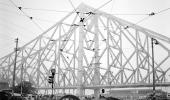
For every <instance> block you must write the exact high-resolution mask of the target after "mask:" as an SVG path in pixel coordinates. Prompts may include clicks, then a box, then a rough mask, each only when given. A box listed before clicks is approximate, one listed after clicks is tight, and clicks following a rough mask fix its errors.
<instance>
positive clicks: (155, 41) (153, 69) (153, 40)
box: [151, 38, 159, 100]
mask: <svg viewBox="0 0 170 100" xmlns="http://www.w3.org/2000/svg"><path fill="white" fill-rule="evenodd" d="M151 44H152V72H153V99H152V100H155V92H156V91H155V67H154V44H155V45H158V44H159V43H158V41H157V40H156V39H154V38H151Z"/></svg>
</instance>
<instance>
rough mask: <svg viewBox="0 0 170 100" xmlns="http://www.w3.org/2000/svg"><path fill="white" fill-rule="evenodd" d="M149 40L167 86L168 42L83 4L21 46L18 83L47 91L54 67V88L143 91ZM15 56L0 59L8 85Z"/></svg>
mask: <svg viewBox="0 0 170 100" xmlns="http://www.w3.org/2000/svg"><path fill="white" fill-rule="evenodd" d="M151 38H154V39H156V40H157V41H158V42H159V45H157V46H154V49H155V61H154V64H155V76H156V84H157V85H158V86H169V84H168V82H170V80H169V79H168V77H169V76H168V75H169V74H170V64H169V62H170V38H168V37H166V36H163V35H161V34H158V33H156V32H153V31H151V30H148V29H146V28H143V27H140V26H138V25H135V24H133V23H130V22H127V21H125V20H122V19H119V18H117V17H115V16H113V15H110V14H107V13H105V12H102V11H98V10H96V9H94V8H92V7H89V6H87V5H85V4H81V5H80V6H79V7H77V9H75V11H73V12H71V13H69V14H68V15H67V16H66V17H64V18H63V19H61V20H60V21H59V22H57V23H56V24H55V25H53V26H52V27H50V28H49V29H48V30H46V31H45V32H43V33H42V34H41V35H39V36H38V37H36V38H35V39H33V40H32V41H30V42H29V43H27V44H26V45H24V46H22V47H20V48H19V50H18V52H17V62H16V64H17V67H16V81H15V83H19V82H21V79H23V80H28V81H30V82H32V83H33V84H34V86H36V87H37V88H38V89H40V90H44V91H46V92H47V91H48V90H49V89H50V88H51V85H50V84H49V83H48V76H49V75H50V70H51V69H52V68H55V69H56V75H55V83H54V88H56V89H77V91H78V93H79V94H80V95H82V94H84V89H94V92H95V93H96V94H97V93H99V89H100V88H116V87H118V88H123V87H124V88H126V87H138V86H139V87H147V86H151V84H152V79H153V78H152V74H153V71H152V55H151V54H152V52H151ZM14 57H15V52H13V53H11V54H9V55H7V56H5V57H3V58H1V59H0V72H1V74H0V75H1V76H3V77H4V78H6V79H7V80H8V81H9V82H10V84H11V83H12V77H13V68H14V67H13V66H14V63H15V61H14Z"/></svg>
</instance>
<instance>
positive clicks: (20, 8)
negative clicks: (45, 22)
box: [9, 0, 44, 31]
mask: <svg viewBox="0 0 170 100" xmlns="http://www.w3.org/2000/svg"><path fill="white" fill-rule="evenodd" d="M9 1H10V2H11V3H12V4H13V5H14V6H15V7H16V8H17V9H19V10H20V11H21V12H22V13H23V14H24V15H25V16H26V17H28V18H29V19H30V20H31V21H32V22H33V23H34V24H35V25H36V26H37V27H38V28H39V29H40V30H41V31H44V30H43V29H42V28H41V27H40V25H38V23H36V22H35V21H34V20H33V17H31V16H29V15H28V14H27V13H26V12H24V11H23V10H22V7H18V6H17V5H16V4H15V3H14V2H13V1H12V0H9Z"/></svg>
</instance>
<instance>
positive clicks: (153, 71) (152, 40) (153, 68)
mask: <svg viewBox="0 0 170 100" xmlns="http://www.w3.org/2000/svg"><path fill="white" fill-rule="evenodd" d="M151 44H152V73H153V100H155V98H154V95H155V67H154V46H153V45H154V38H151Z"/></svg>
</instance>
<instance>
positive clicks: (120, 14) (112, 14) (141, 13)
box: [112, 13, 148, 16]
mask: <svg viewBox="0 0 170 100" xmlns="http://www.w3.org/2000/svg"><path fill="white" fill-rule="evenodd" d="M112 15H142V16H143V15H148V14H142V13H141V14H137V13H136V14H135V13H134V14H133V13H129V14H128V13H115V14H112Z"/></svg>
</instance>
